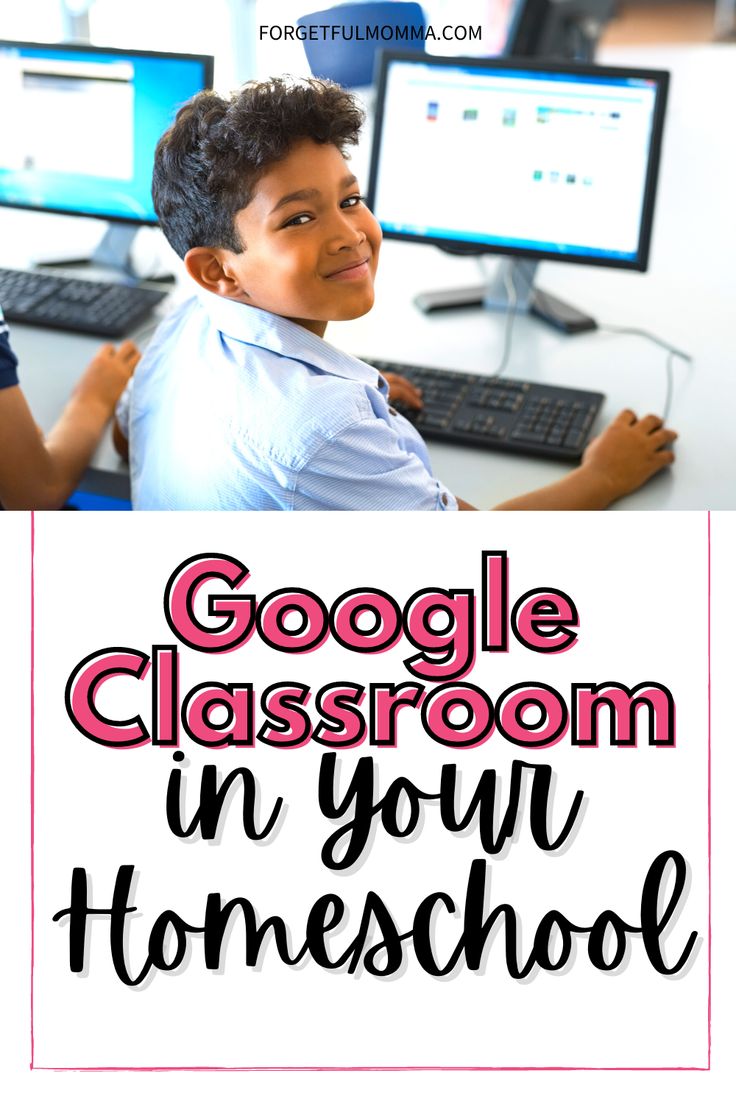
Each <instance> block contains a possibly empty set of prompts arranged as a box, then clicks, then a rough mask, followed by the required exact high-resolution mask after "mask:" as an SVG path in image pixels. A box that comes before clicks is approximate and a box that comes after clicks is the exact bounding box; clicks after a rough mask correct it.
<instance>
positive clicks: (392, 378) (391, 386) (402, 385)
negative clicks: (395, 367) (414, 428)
mask: <svg viewBox="0 0 736 1104" xmlns="http://www.w3.org/2000/svg"><path fill="white" fill-rule="evenodd" d="M383 378H384V379H385V380H386V383H387V384H388V397H389V401H390V402H392V403H403V404H404V405H405V406H408V407H409V408H410V409H411V410H421V409H422V392H421V390H420V389H419V388H418V387H415V386H414V384H413V383H412V382H411V381H410V380H408V379H406V378H405V377H404V376H399V375H397V374H396V372H384V373H383Z"/></svg>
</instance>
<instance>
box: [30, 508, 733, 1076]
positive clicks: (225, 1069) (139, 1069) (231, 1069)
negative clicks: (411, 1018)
mask: <svg viewBox="0 0 736 1104" xmlns="http://www.w3.org/2000/svg"><path fill="white" fill-rule="evenodd" d="M707 517H708V568H707V591H708V629H707V635H708V1064H707V1066H37V1065H35V1064H34V1060H33V1059H34V1034H33V1023H34V1021H33V1009H34V1005H33V1001H34V968H35V935H36V923H35V917H36V913H35V856H34V844H35V806H34V802H35V632H36V620H35V615H36V608H35V597H36V594H35V553H36V522H35V514H34V513H33V512H32V513H31V595H30V606H31V656H30V669H31V756H30V767H31V817H30V821H31V823H30V836H31V977H30V1011H31V1015H30V1021H31V1022H30V1034H31V1060H30V1065H29V1068H30V1069H31V1070H47V1071H52V1072H57V1073H65V1072H74V1073H174V1072H177V1073H272V1072H273V1073H275V1072H278V1073H307V1072H313V1073H351V1072H352V1073H356V1072H365V1073H368V1072H391V1073H415V1072H419V1071H428V1072H438V1071H445V1072H458V1073H459V1072H466V1071H467V1072H486V1073H493V1072H496V1073H501V1072H503V1073H532V1072H538V1073H543V1072H548V1073H549V1072H555V1073H557V1072H568V1073H573V1072H585V1071H592V1070H599V1071H601V1072H614V1071H622V1072H629V1073H631V1072H636V1073H645V1072H673V1073H674V1072H680V1073H682V1072H699V1073H707V1072H709V1071H710V1069H711V1045H712V1024H711V1007H712V1005H711V999H712V974H711V961H712V946H711V944H712V921H711V911H712V876H711V515H710V510H708V513H707Z"/></svg>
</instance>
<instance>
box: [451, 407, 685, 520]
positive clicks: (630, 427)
mask: <svg viewBox="0 0 736 1104" xmlns="http://www.w3.org/2000/svg"><path fill="white" fill-rule="evenodd" d="M676 438H677V434H676V433H675V432H674V431H673V430H671V429H665V428H664V426H663V423H662V419H661V418H658V417H656V415H654V414H649V415H647V417H646V418H641V419H637V417H636V415H635V414H634V413H633V411H631V410H622V411H621V413H620V414H619V415H618V417H617V418H614V420H613V421H612V422H611V424H610V425H609V426H608V427H607V429H604V431H603V433H601V434H600V436H599V437H596V438H595V439H594V440H593V441H591V443H590V444H589V445H588V447H587V449H586V450H585V452H584V454H583V459H582V462H581V464H580V467H579V468H576V469H575V471H573V472H571V473H570V474H569V475H566V476H564V477H563V478H562V479H560V480H558V481H557V482H556V483H550V484H549V486H547V487H541V488H540V489H539V490H538V491H530V493H529V494H525V495H520V496H519V497H518V498H512V499H509V500H508V501H507V502H502V503H501V504H500V505H499V506H496V507H495V509H497V510H605V509H606V507H607V506H610V505H611V503H612V502H615V501H616V499H617V498H621V497H622V496H623V495H626V494H630V493H631V492H632V491H635V490H637V488H638V487H641V486H642V484H643V483H646V481H647V480H648V479H650V478H651V477H652V476H653V475H654V474H655V472H658V471H659V470H660V469H661V468H665V467H667V465H668V464H671V463H672V461H673V460H674V458H675V455H674V453H673V452H672V450H671V448H669V446H670V445H671V444H672V442H673V441H674V440H675V439H676ZM458 506H459V508H460V509H461V510H473V509H475V507H474V506H470V505H468V503H467V502H462V501H461V500H460V499H458Z"/></svg>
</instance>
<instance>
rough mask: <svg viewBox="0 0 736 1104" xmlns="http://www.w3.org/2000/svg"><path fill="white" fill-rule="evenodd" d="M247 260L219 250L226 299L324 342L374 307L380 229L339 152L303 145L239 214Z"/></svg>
mask: <svg viewBox="0 0 736 1104" xmlns="http://www.w3.org/2000/svg"><path fill="white" fill-rule="evenodd" d="M235 228H236V230H237V231H238V234H239V235H240V238H241V241H242V242H243V246H244V250H243V252H242V253H232V252H230V251H229V250H222V251H221V254H222V255H221V263H222V269H223V271H224V272H225V273H226V274H227V276H229V277H230V279H231V281H232V289H230V290H228V292H227V294H228V295H229V297H231V298H235V299H239V300H240V301H242V302H243V303H248V304H250V305H252V306H256V307H261V308H262V309H263V310H267V311H271V312H272V313H273V314H279V315H281V316H282V317H284V318H288V319H290V320H291V321H292V322H298V323H299V324H300V325H302V326H305V327H306V328H307V329H309V330H311V331H312V332H313V333H316V334H318V335H319V336H320V337H321V336H323V334H324V332H325V328H326V326H327V323H328V322H330V321H342V320H346V319H350V318H358V317H360V316H361V315H363V314H365V313H366V312H367V311H369V310H370V308H371V307H372V306H373V298H374V294H373V278H374V276H375V273H376V267H377V265H378V252H379V249H380V245H381V236H382V235H381V228H380V226H379V225H378V222H377V221H376V219H375V218H374V217H373V215H372V214H371V212H370V211H369V210H368V208H367V207H366V206H365V204H364V203H363V200H362V198H361V196H360V192H359V190H358V183H357V181H356V179H355V177H354V176H353V174H352V173H351V171H350V168H349V166H348V165H347V163H346V162H345V159H344V157H343V156H342V154H341V153H340V151H339V150H338V149H337V147H336V146H333V145H331V144H319V143H317V142H313V141H311V139H305V140H304V141H302V142H299V143H298V144H297V145H295V146H294V147H293V148H292V150H291V151H290V152H289V154H288V155H287V156H286V157H285V158H284V160H283V161H279V162H277V163H276V164H275V165H272V166H271V167H270V168H269V169H268V171H267V172H266V173H265V174H264V175H263V177H262V178H261V180H260V181H259V182H258V184H257V185H256V188H255V193H254V196H253V199H252V200H251V202H250V203H249V204H248V206H247V207H244V208H243V209H242V210H240V211H238V213H237V214H236V216H235Z"/></svg>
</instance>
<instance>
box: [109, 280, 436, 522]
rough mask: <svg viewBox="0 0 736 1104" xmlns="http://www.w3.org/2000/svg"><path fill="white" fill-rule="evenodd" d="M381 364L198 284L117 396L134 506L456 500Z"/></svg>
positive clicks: (430, 506)
mask: <svg viewBox="0 0 736 1104" xmlns="http://www.w3.org/2000/svg"><path fill="white" fill-rule="evenodd" d="M387 393H388V386H387V384H386V381H385V380H384V379H383V377H382V376H380V375H379V373H378V372H377V370H376V369H375V368H372V367H371V366H370V365H368V364H365V363H364V362H363V361H361V360H357V359H356V358H355V357H352V356H348V355H347V354H346V353H343V352H340V351H339V350H338V349H335V348H334V347H333V346H332V345H330V344H329V343H328V342H326V341H324V340H322V338H320V337H317V336H316V335H315V334H313V333H311V332H310V331H309V330H306V329H305V328H304V327H303V326H300V325H298V324H297V323H295V322H289V321H287V320H286V319H285V318H280V317H279V316H277V315H273V314H270V313H268V312H267V311H263V310H260V309H258V308H256V307H250V306H246V305H244V304H242V303H236V302H233V301H232V300H228V299H223V298H221V297H219V296H216V295H211V294H209V293H207V292H202V293H200V295H199V296H198V297H196V298H194V299H190V300H188V301H187V302H186V303H184V304H183V305H182V306H181V307H179V308H178V309H177V310H175V311H174V312H173V313H172V314H171V315H170V316H169V317H168V318H166V319H165V320H164V321H163V322H162V324H161V326H160V327H159V329H158V331H157V333H156V335H155V337H154V339H153V341H152V343H151V345H150V346H149V348H148V350H147V351H146V354H145V356H144V358H143V360H142V361H141V363H140V365H139V366H138V369H137V370H136V373H135V376H134V378H133V382H132V386H131V387H130V388H129V390H128V391H127V392H126V393H125V395H124V396H123V399H122V400H121V402H120V405H119V407H118V412H117V413H118V420H119V422H120V425H121V428H122V430H123V432H124V433H125V434H126V436H128V438H129V442H130V459H131V479H132V487H133V506H134V508H136V509H139V510H452V509H457V502H456V500H455V498H454V496H453V495H452V494H451V493H450V492H449V491H448V490H447V488H445V487H443V486H442V484H440V483H439V482H438V481H437V480H436V479H435V478H434V477H433V475H432V471H431V467H430V463H429V456H428V455H427V449H426V446H425V444H424V442H423V440H422V438H421V437H420V436H419V434H418V433H417V431H416V430H415V429H414V427H413V426H412V425H411V424H410V423H409V422H408V421H407V420H406V419H405V418H403V417H402V416H401V415H400V414H397V413H396V412H395V411H393V410H392V409H391V407H390V406H389V403H388V401H387Z"/></svg>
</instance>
